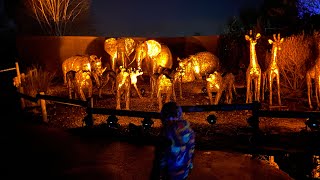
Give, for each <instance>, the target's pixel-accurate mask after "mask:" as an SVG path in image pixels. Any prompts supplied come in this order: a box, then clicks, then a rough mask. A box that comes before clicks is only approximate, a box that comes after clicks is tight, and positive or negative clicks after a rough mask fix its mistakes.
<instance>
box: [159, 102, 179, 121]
mask: <svg viewBox="0 0 320 180" xmlns="http://www.w3.org/2000/svg"><path fill="white" fill-rule="evenodd" d="M160 114H161V121H162V123H165V122H166V121H170V120H179V119H181V118H182V109H181V107H180V106H178V105H177V103H176V102H167V103H165V104H163V106H162V109H161V112H160Z"/></svg>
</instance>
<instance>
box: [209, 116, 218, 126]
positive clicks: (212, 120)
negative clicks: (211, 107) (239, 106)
mask: <svg viewBox="0 0 320 180" xmlns="http://www.w3.org/2000/svg"><path fill="white" fill-rule="evenodd" d="M207 121H208V123H209V124H216V122H217V116H216V115H214V114H210V115H209V116H208V117H207Z"/></svg>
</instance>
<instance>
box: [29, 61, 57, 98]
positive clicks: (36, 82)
mask: <svg viewBox="0 0 320 180" xmlns="http://www.w3.org/2000/svg"><path fill="white" fill-rule="evenodd" d="M55 76H56V73H52V72H48V71H45V70H43V69H42V68H41V67H36V66H33V67H32V68H28V69H27V73H26V77H25V82H24V84H23V87H24V93H25V94H28V95H30V96H33V97H34V96H36V94H38V93H40V92H44V93H47V92H48V90H49V88H50V86H52V85H53V80H54V78H55Z"/></svg>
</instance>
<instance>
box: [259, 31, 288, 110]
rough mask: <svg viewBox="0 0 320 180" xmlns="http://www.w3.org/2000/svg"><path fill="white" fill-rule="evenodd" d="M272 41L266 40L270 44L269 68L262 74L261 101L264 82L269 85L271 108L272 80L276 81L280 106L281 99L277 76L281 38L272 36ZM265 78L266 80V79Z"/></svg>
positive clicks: (270, 103) (278, 77)
mask: <svg viewBox="0 0 320 180" xmlns="http://www.w3.org/2000/svg"><path fill="white" fill-rule="evenodd" d="M273 39H274V41H272V40H271V39H268V42H269V44H272V50H271V61H270V64H269V67H268V68H267V70H266V72H264V73H263V75H262V77H263V78H262V79H263V86H262V87H263V90H262V100H264V89H265V82H267V84H268V85H269V93H270V94H269V105H270V106H272V84H273V81H274V78H276V80H277V88H278V89H277V90H278V103H279V106H281V98H280V76H279V67H278V64H277V56H278V51H279V50H281V47H280V45H281V43H282V42H283V38H280V34H278V37H276V34H273ZM266 78H267V79H266Z"/></svg>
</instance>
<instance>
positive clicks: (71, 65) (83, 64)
mask: <svg viewBox="0 0 320 180" xmlns="http://www.w3.org/2000/svg"><path fill="white" fill-rule="evenodd" d="M80 70H81V71H92V70H93V71H94V72H95V73H97V76H99V75H100V74H102V72H103V71H104V70H105V69H102V66H101V57H100V58H98V57H97V56H96V55H90V56H87V55H76V56H72V57H70V58H68V59H66V60H64V61H63V63H62V72H63V80H64V83H65V84H66V83H67V77H66V74H67V72H69V71H76V72H77V71H80ZM94 78H95V80H96V81H98V82H97V83H99V80H97V79H96V78H97V77H94Z"/></svg>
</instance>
